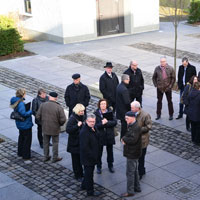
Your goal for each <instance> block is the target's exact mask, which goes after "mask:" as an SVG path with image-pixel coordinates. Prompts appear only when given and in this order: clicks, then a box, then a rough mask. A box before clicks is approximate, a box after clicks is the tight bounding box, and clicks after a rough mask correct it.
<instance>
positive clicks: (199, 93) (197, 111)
mask: <svg viewBox="0 0 200 200" xmlns="http://www.w3.org/2000/svg"><path fill="white" fill-rule="evenodd" d="M188 102H189V107H188V113H187V114H188V117H189V119H190V120H191V121H194V122H199V121H200V90H196V89H194V88H193V89H192V91H191V92H190V94H189V96H188Z"/></svg>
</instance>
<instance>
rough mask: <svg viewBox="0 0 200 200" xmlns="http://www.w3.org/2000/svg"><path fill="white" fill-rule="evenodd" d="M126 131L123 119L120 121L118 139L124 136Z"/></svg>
mask: <svg viewBox="0 0 200 200" xmlns="http://www.w3.org/2000/svg"><path fill="white" fill-rule="evenodd" d="M126 131H127V123H126V121H125V119H123V120H121V135H120V139H121V138H122V137H123V136H124V135H125V134H126Z"/></svg>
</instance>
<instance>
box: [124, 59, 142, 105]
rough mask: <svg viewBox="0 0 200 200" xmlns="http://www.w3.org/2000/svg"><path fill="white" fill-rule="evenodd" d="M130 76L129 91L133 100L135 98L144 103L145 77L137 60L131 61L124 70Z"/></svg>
mask: <svg viewBox="0 0 200 200" xmlns="http://www.w3.org/2000/svg"><path fill="white" fill-rule="evenodd" d="M124 74H128V75H129V77H130V82H129V85H128V91H129V95H130V100H131V102H132V101H134V100H135V99H136V100H137V101H139V102H140V104H141V105H142V93H143V90H144V79H143V75H142V71H141V69H139V68H138V63H137V62H136V61H131V62H130V66H129V68H128V69H127V70H126V71H125V72H124Z"/></svg>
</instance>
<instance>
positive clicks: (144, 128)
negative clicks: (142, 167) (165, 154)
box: [136, 110, 152, 148]
mask: <svg viewBox="0 0 200 200" xmlns="http://www.w3.org/2000/svg"><path fill="white" fill-rule="evenodd" d="M136 120H137V123H138V126H139V127H140V128H141V132H142V148H146V147H147V146H148V144H149V137H150V134H149V131H150V130H151V128H152V121H151V116H150V115H149V114H148V113H146V112H145V111H143V110H140V111H138V114H137V116H136Z"/></svg>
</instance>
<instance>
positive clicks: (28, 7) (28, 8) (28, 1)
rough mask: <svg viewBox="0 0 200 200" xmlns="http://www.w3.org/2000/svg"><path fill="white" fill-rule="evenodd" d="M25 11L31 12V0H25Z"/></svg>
mask: <svg viewBox="0 0 200 200" xmlns="http://www.w3.org/2000/svg"><path fill="white" fill-rule="evenodd" d="M24 7H25V12H26V13H30V14H31V0H24Z"/></svg>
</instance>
